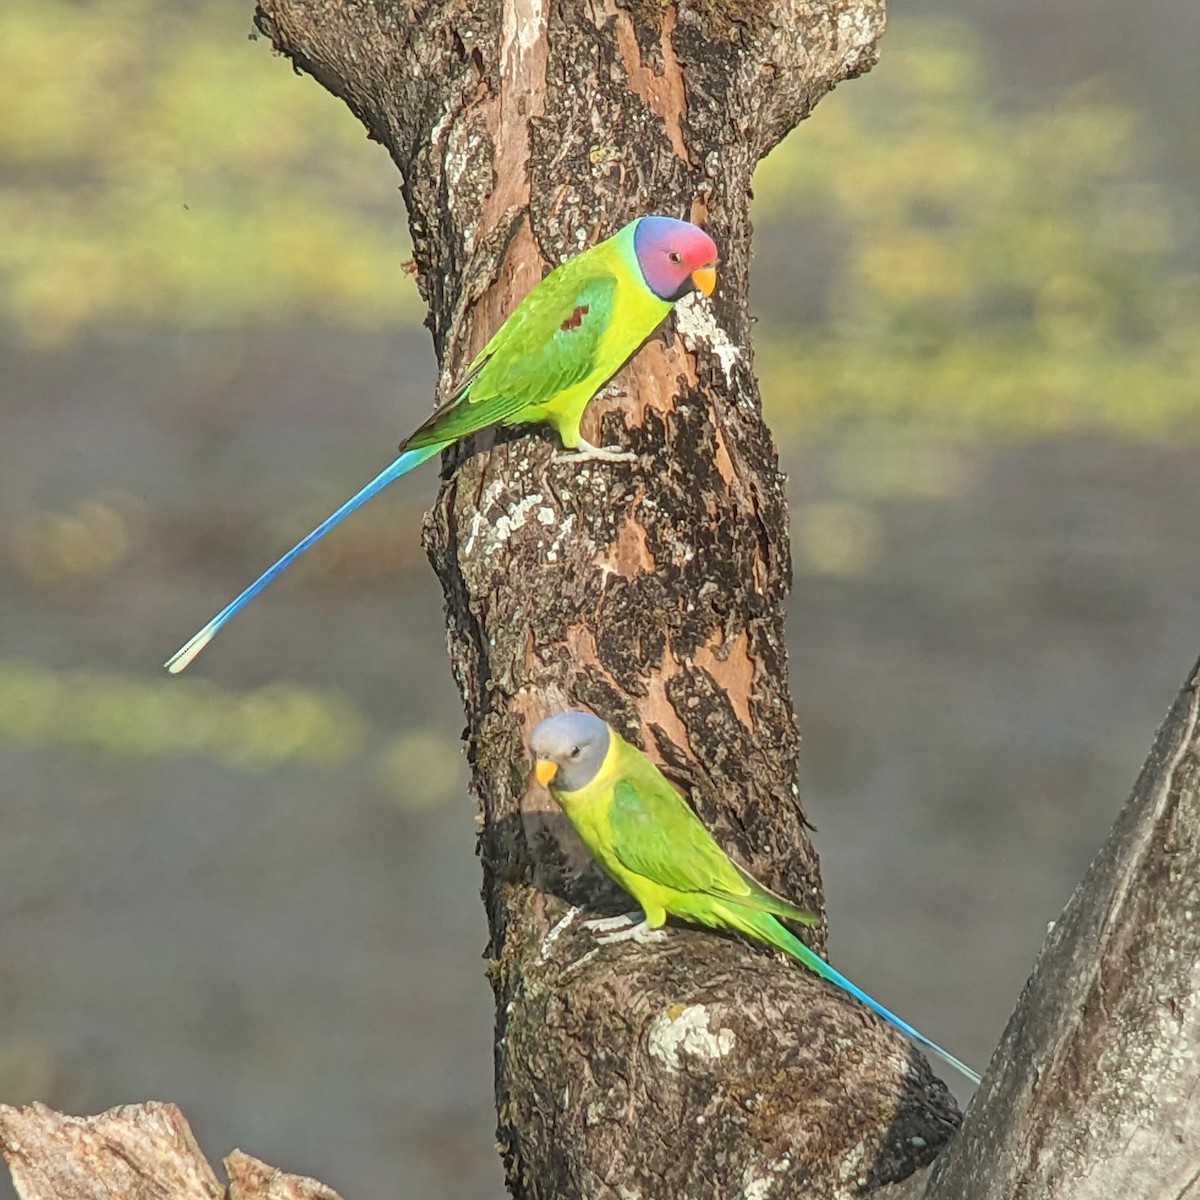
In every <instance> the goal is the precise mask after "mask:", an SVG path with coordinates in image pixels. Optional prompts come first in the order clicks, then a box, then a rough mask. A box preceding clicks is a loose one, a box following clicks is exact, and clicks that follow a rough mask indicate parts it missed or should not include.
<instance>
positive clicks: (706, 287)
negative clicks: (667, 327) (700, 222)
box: [633, 217, 717, 302]
mask: <svg viewBox="0 0 1200 1200" xmlns="http://www.w3.org/2000/svg"><path fill="white" fill-rule="evenodd" d="M633 250H634V253H635V254H636V255H637V261H638V266H639V267H640V268H641V270H642V278H643V279H644V280H645V281H646V286H647V287H648V288H649V289H650V290H651V291H652V292H653V293H654V294H655V295H656V296H657V297H658V298H659V299H660V300H670V301H672V302H674V301H676V300H682V299H683V297H684V296H686V295H687V294H688V292H690V291H693V290H695V291H701V292H703V293H704V294H705V295H706V296H707V295H709V294H710V293H711V292H712V290H713V288H714V287H716V285H717V244H716V242H714V241H713V240H712V238H710V237H709V236H708V234H707V233H705V232H704V230H703V229H700V228H698V227H697V226H695V225H692V224H691V223H690V222H688V221H677V220H676V219H675V218H674V217H642V218H641V219H640V220H639V221H638V223H637V228H636V229H635V230H634V231H633Z"/></svg>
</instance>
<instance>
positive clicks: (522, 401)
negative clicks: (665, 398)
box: [401, 225, 672, 450]
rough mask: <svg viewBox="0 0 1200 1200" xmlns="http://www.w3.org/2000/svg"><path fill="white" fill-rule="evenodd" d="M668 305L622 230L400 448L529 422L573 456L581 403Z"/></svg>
mask: <svg viewBox="0 0 1200 1200" xmlns="http://www.w3.org/2000/svg"><path fill="white" fill-rule="evenodd" d="M671 307H672V305H671V304H670V303H669V302H668V301H666V300H660V299H659V298H658V297H657V296H655V295H654V293H653V292H651V291H650V289H649V288H647V287H646V285H645V283H644V282H643V280H642V278H641V275H640V273H639V271H638V267H637V258H636V256H635V254H634V251H633V225H627V226H626V227H625V228H624V229H622V230H621V231H620V233H618V234H616V235H615V236H614V237H611V238H609V239H608V240H607V241H604V242H600V243H599V244H598V245H596V246H593V247H592V248H591V249H590V250H585V251H583V253H582V254H577V255H576V256H575V257H574V258H570V259H568V260H567V261H566V262H564V263H563V264H562V265H561V266H559V267H557V268H556V269H555V270H553V271H551V272H550V274H549V275H547V276H546V278H545V279H543V280H542V282H541V283H540V284H538V286H537V287H536V288H535V289H534V290H533V291H532V292H530V294H529V295H528V297H526V299H525V301H524V303H523V304H521V306H520V307H519V308H518V309H517V310H516V311H515V312H514V313H513V315H512V316H511V317H510V318H509V319H508V320H507V321H506V322H505V323H504V324H503V325H502V326H501V327H500V329H499V330H498V331H497V333H496V334H495V336H494V337H493V338H492V339H491V340H490V341H489V342H488V343H487V345H486V346H484V348H483V349H482V350H481V351H480V352H479V354H478V355H476V357H475V359H474V361H473V362H472V363H471V365H470V366H469V367H468V368H467V373H466V376H465V378H464V382H463V383H462V384H461V385H460V386H459V388H458V389H457V390H456V391H455V392H454V394H453V395H452V396H451V398H450V400H449V401H448V402H447V403H446V404H445V405H443V406H442V407H441V408H439V409H438V410H437V411H436V412H435V413H433V415H432V416H431V417H430V418H429V419H428V420H427V421H426V422H425V423H424V424H423V425H422V426H421V428H420V429H418V430H417V432H416V433H414V434H413V435H412V437H410V438H409V439H408V440H407V441H406V442H404V443H403V445H402V446H401V449H402V450H415V449H420V448H421V447H424V446H436V447H438V448H441V447H443V446H448V445H449V444H450V443H451V442H454V441H456V440H457V439H458V438H461V437H465V436H466V435H467V434H470V433H475V432H477V431H478V430H480V429H485V428H487V427H488V426H489V425H496V424H499V425H528V424H533V423H535V422H545V423H546V424H549V425H552V426H553V427H554V429H555V430H557V432H558V434H559V437H560V438H561V439H562V443H563V445H564V446H566V447H567V448H568V449H575V448H576V447H577V446H578V445H579V443H580V436H579V421H580V418H581V417H582V415H583V410H584V408H585V407H586V406H587V402H588V401H589V400H590V399H591V397H592V396H593V395H594V394H595V392H596V391H597V389H598V388H600V387H601V386H602V385H603V384H604V383H605V381H606V380H608V379H609V378H610V377H611V376H612V375H613V374H615V373H616V372H617V371H618V370H619V369H620V367H621V365H622V364H623V363H624V362H625V360H626V359H627V358H629V356H630V355H631V354H633V352H634V351H635V350H636V349H637V348H638V347H639V346H640V345H641V344H642V342H644V341H645V340H646V338H647V337H649V336H650V334H651V333H653V332H654V330H655V328H656V327H657V326H658V324H659V323H660V322H661V321H662V319H663V318H664V317H665V316H666V315H667V313H668V312H670V310H671Z"/></svg>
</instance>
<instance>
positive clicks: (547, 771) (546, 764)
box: [533, 758, 558, 787]
mask: <svg viewBox="0 0 1200 1200" xmlns="http://www.w3.org/2000/svg"><path fill="white" fill-rule="evenodd" d="M533 773H534V774H535V775H536V776H537V781H538V783H540V784H541V785H542V787H549V786H550V781H551V780H552V779H553V778H554V777H555V775H557V774H558V763H556V762H551V761H550V760H549V759H548V758H539V759H538V760H537V761H536V762H535V763H534V764H533Z"/></svg>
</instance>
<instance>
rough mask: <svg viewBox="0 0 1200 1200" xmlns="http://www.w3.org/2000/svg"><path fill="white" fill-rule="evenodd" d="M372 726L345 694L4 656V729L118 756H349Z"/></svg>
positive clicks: (257, 759) (258, 761)
mask: <svg viewBox="0 0 1200 1200" xmlns="http://www.w3.org/2000/svg"><path fill="white" fill-rule="evenodd" d="M364 733H365V728H364V721H363V718H362V716H361V715H360V713H359V712H358V710H357V709H356V708H355V706H354V705H352V704H351V703H350V702H349V701H348V700H347V699H346V698H345V697H344V696H341V695H339V694H337V693H332V692H318V691H314V690H313V689H311V688H301V687H293V686H287V685H283V684H271V685H268V686H266V687H262V688H258V689H257V690H255V691H252V692H245V693H230V692H226V691H223V690H222V689H220V688H218V687H215V686H214V685H212V684H209V683H206V682H203V681H201V682H188V683H183V684H181V683H179V682H177V681H175V680H167V679H164V680H162V681H160V682H155V683H141V682H136V681H134V680H132V679H128V678H124V677H122V676H120V675H112V674H102V673H96V672H70V673H64V672H56V671H52V670H49V669H47V668H45V667H39V666H34V665H33V664H30V663H23V662H13V661H8V662H4V661H0V736H4V737H8V738H13V739H15V740H17V741H24V742H29V743H33V744H38V745H55V744H57V745H76V746H85V747H88V748H90V749H93V750H98V751H101V752H103V753H105V754H108V755H113V756H116V757H120V758H127V757H145V756H154V755H166V754H201V755H204V756H206V757H208V758H211V759H213V760H215V761H216V762H219V763H222V764H224V765H225V766H228V767H234V768H238V769H242V770H265V769H267V768H270V767H277V766H281V765H283V764H288V763H307V764H332V763H339V762H344V761H345V760H347V759H348V758H350V757H352V756H353V755H355V754H357V753H358V752H359V750H360V749H361V746H362V742H363V738H364Z"/></svg>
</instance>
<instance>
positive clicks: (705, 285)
mask: <svg viewBox="0 0 1200 1200" xmlns="http://www.w3.org/2000/svg"><path fill="white" fill-rule="evenodd" d="M692 282H693V283H694V284H695V285H696V291H698V292H703V293H704V294H705V295H706V296H711V295H712V293H713V288H715V287H716V286H717V268H716V267H715V266H713V265H712V263H709V264H708V266H707V267H697V268H696V269H695V270H694V271H693V272H692Z"/></svg>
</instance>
